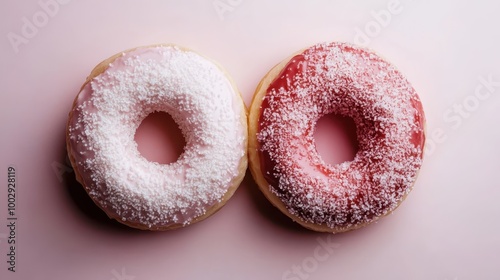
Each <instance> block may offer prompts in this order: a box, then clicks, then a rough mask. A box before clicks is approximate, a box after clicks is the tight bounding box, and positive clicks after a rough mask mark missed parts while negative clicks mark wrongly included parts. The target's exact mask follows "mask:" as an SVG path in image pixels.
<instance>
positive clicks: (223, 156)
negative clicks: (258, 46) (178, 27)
mask: <svg viewBox="0 0 500 280" xmlns="http://www.w3.org/2000/svg"><path fill="white" fill-rule="evenodd" d="M237 94H239V93H237V92H235V91H234V89H233V88H232V86H231V84H230V82H229V81H228V79H227V78H226V77H225V75H224V73H223V72H222V71H221V70H220V69H219V68H218V67H217V66H216V65H214V64H213V63H212V62H210V61H208V60H206V59H205V58H203V57H201V56H200V55H198V54H196V53H194V52H190V51H184V50H180V49H178V48H176V47H171V46H165V47H154V48H141V49H137V50H134V51H132V52H128V53H125V54H123V55H122V56H121V57H119V58H117V59H116V60H115V61H114V62H113V63H112V64H111V65H110V66H109V68H108V69H107V70H106V71H105V72H104V73H102V74H100V75H99V76H97V77H96V78H94V79H93V80H92V81H91V82H90V83H88V84H87V85H86V86H85V87H84V88H83V90H82V92H81V93H80V94H79V96H78V99H77V103H76V107H75V109H74V112H73V118H72V119H71V120H70V123H69V127H68V129H69V136H70V137H69V141H70V145H69V146H70V147H71V150H70V151H69V152H71V153H72V155H73V156H74V158H75V162H76V168H78V170H79V172H80V173H81V174H82V177H83V180H84V185H85V186H86V188H87V191H88V193H89V195H90V196H91V197H92V198H93V200H94V201H95V202H96V203H97V204H99V206H100V207H101V208H104V209H105V210H106V211H107V212H108V215H110V216H112V217H114V218H117V219H122V220H123V221H131V222H133V223H138V224H140V225H143V226H145V227H150V228H161V227H165V226H168V225H171V224H189V223H190V222H191V221H192V220H193V219H194V218H196V217H199V216H200V215H203V214H204V213H205V211H206V210H207V209H208V208H209V207H210V206H212V205H214V204H215V203H217V202H218V201H220V199H221V198H222V197H223V196H224V194H225V193H226V191H227V189H228V187H229V185H230V182H231V181H232V180H233V179H234V178H235V177H236V176H237V174H238V166H239V163H240V160H241V158H242V157H243V156H244V155H245V143H246V142H245V141H246V140H245V135H246V131H245V128H244V127H243V126H242V124H241V114H244V110H245V108H244V106H243V104H242V102H241V101H240V100H239V97H237ZM155 111H165V112H167V113H169V114H170V115H171V116H172V118H173V119H174V121H175V122H176V123H177V124H178V125H179V128H180V129H181V131H182V133H183V135H184V138H185V140H186V147H185V149H184V152H183V153H182V154H181V156H180V157H179V159H178V160H177V161H176V162H174V163H171V164H167V165H165V164H158V163H155V162H149V161H148V160H146V159H145V158H144V157H143V156H141V155H140V153H139V151H138V150H137V143H136V142H135V141H134V134H135V131H136V129H137V127H138V126H139V125H140V123H141V122H142V120H143V119H144V118H145V117H146V116H147V115H148V114H150V113H152V112H155Z"/></svg>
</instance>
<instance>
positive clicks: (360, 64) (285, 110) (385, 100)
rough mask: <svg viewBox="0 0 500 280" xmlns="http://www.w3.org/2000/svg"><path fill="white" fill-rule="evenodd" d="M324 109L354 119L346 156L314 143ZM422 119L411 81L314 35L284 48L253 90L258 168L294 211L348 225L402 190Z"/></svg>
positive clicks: (411, 175) (389, 205) (387, 205)
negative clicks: (288, 54)
mask: <svg viewBox="0 0 500 280" xmlns="http://www.w3.org/2000/svg"><path fill="white" fill-rule="evenodd" d="M330 113H334V114H338V115H342V116H347V117H351V118H352V119H353V120H354V122H355V124H356V132H357V138H358V141H359V151H358V153H357V154H356V156H355V158H354V160H352V161H350V162H344V163H341V164H338V165H329V164H326V163H325V162H324V161H323V160H322V159H321V157H320V156H319V154H318V152H317V151H316V147H315V143H314V138H313V134H314V128H315V125H316V122H317V120H318V119H319V118H321V117H322V116H324V115H326V114H330ZM424 121H425V120H424V114H423V110H422V107H421V103H420V100H419V98H418V96H417V94H416V92H415V90H414V89H413V88H412V86H411V85H410V84H409V82H408V81H407V80H406V79H405V78H404V77H403V75H402V74H401V73H400V72H399V71H397V70H396V69H395V67H394V66H392V65H391V64H389V63H388V62H386V61H384V60H383V59H381V58H380V57H379V56H377V55H376V54H374V53H372V52H370V51H367V50H365V49H361V48H358V47H356V46H353V45H349V44H343V43H330V44H318V45H315V46H313V47H311V48H309V49H307V50H305V51H304V52H303V53H300V54H298V55H296V56H295V57H293V58H292V59H291V60H290V62H289V63H288V65H287V66H286V67H285V68H284V69H283V70H282V72H281V74H280V75H279V76H278V77H277V78H276V79H275V80H274V81H273V82H272V83H271V84H270V85H269V87H268V89H267V93H266V95H265V97H264V99H263V100H262V104H261V114H260V118H259V128H258V134H257V140H258V143H259V146H260V163H261V169H262V173H263V176H264V177H265V179H266V181H267V182H268V183H269V188H270V190H271V192H272V193H274V194H275V195H276V196H277V197H278V198H279V199H280V200H281V201H282V202H283V203H284V204H285V207H286V209H287V210H288V211H289V212H290V213H291V214H293V215H296V216H298V217H299V218H300V219H301V220H303V221H306V222H310V223H314V224H324V225H327V226H328V227H330V228H332V229H333V228H335V229H336V230H337V231H343V230H348V229H350V228H356V226H358V225H361V224H366V223H370V222H372V221H374V220H376V219H377V218H379V217H381V216H383V215H385V214H387V213H389V212H390V211H392V210H394V209H395V208H396V207H397V206H398V205H399V203H400V202H401V201H402V200H403V198H404V197H405V196H406V194H408V193H409V192H410V190H411V188H412V186H413V184H414V182H415V180H416V176H417V173H418V170H419V168H420V166H421V164H422V157H423V146H424V142H425V136H424ZM332 149H333V150H334V148H332Z"/></svg>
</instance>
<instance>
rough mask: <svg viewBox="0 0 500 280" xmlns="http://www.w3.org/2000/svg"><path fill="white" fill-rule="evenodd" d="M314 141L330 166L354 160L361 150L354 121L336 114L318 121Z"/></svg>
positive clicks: (328, 115)
mask: <svg viewBox="0 0 500 280" xmlns="http://www.w3.org/2000/svg"><path fill="white" fill-rule="evenodd" d="M314 141H315V144H316V150H317V151H318V153H319V155H320V156H321V158H322V159H323V160H324V161H325V163H326V164H330V165H336V164H340V163H343V162H346V161H352V160H354V157H355V156H356V153H357V152H358V149H359V147H358V137H357V134H356V124H355V123H354V120H353V119H352V118H350V117H346V116H341V115H337V114H334V113H331V114H327V115H324V116H323V117H321V118H320V119H319V120H318V122H317V123H316V127H315V129H314Z"/></svg>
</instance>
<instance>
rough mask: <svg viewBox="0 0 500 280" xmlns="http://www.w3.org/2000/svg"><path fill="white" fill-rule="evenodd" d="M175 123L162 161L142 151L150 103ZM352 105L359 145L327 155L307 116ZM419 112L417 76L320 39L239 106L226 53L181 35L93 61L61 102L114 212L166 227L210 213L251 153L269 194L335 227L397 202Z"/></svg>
mask: <svg viewBox="0 0 500 280" xmlns="http://www.w3.org/2000/svg"><path fill="white" fill-rule="evenodd" d="M158 111H161V112H166V113H168V114H170V115H171V116H172V118H173V120H174V121H175V122H176V123H177V124H178V125H179V128H180V130H181V131H182V134H183V136H184V138H185V140H186V146H185V147H184V151H183V153H182V154H181V155H180V156H179V158H178V160H177V161H175V162H173V163H170V164H159V163H156V162H151V161H148V160H147V159H146V158H144V157H143V156H142V155H141V154H140V152H139V151H138V149H137V143H136V142H135V141H134V134H135V131H136V130H137V128H138V127H139V125H140V124H141V122H142V120H144V118H145V117H146V116H148V115H149V114H150V113H153V112H158ZM327 114H337V115H341V116H346V117H350V118H352V119H353V120H354V122H355V124H356V132H357V137H358V142H359V150H358V152H357V154H356V156H355V158H354V160H352V161H348V162H344V163H341V164H337V165H330V164H326V163H325V162H324V161H323V160H322V158H321V157H320V156H319V154H318V152H317V150H316V147H315V143H314V137H313V133H314V129H315V125H316V122H317V120H318V119H319V118H321V117H322V116H324V115H327ZM424 124H425V118H424V113H423V109H422V105H421V102H420V100H419V97H418V95H417V93H416V92H415V90H414V89H413V88H412V87H411V85H410V83H409V82H408V81H407V80H406V79H405V78H404V76H403V75H402V74H401V73H400V72H399V71H398V70H397V69H395V68H394V66H392V65H391V64H389V63H388V62H386V61H385V60H383V59H382V58H380V57H379V56H377V55H376V54H375V53H373V52H371V51H368V50H366V49H363V48H359V47H356V46H354V45H350V44H346V43H328V44H317V45H314V46H312V47H310V48H307V49H304V50H301V51H300V52H298V53H296V54H294V55H292V56H291V57H289V58H288V59H285V60H284V61H283V62H281V63H280V64H278V65H277V66H275V67H274V68H273V69H272V70H271V71H270V72H269V73H268V74H267V75H266V76H265V77H264V78H263V79H262V81H261V82H260V84H259V85H258V87H257V90H256V92H255V95H254V98H253V101H252V104H251V106H250V109H249V114H248V117H247V109H246V107H245V105H244V102H243V100H242V98H241V94H240V93H239V92H238V89H237V87H236V86H235V83H234V82H233V81H232V80H231V78H230V77H229V75H228V74H227V73H226V72H225V71H224V70H223V68H222V67H220V66H219V65H217V64H216V63H215V62H213V61H211V60H210V59H208V58H206V57H203V56H202V55H200V54H198V53H196V52H194V51H192V50H188V49H185V48H182V47H179V46H176V45H154V46H148V47H140V48H136V49H131V50H127V51H125V52H122V53H120V54H117V55H114V56H112V57H110V58H108V59H106V60H105V61H103V62H101V63H100V64H99V65H97V66H96V67H95V68H94V70H93V71H92V72H91V74H90V76H89V77H88V78H87V80H86V81H85V83H84V84H83V86H82V88H81V90H80V92H79V94H78V95H77V97H76V99H75V101H74V103H73V106H72V109H71V111H70V114H69V119H68V124H67V134H66V140H67V141H66V143H67V150H68V155H69V158H70V161H71V164H72V166H73V168H74V170H75V174H76V178H77V180H78V181H79V182H80V183H81V184H82V185H83V187H84V188H85V190H86V192H87V193H88V195H89V196H90V197H91V198H92V200H93V201H94V202H95V204H96V205H98V206H99V207H100V208H101V209H102V210H103V211H104V212H105V213H106V214H107V215H108V216H109V217H110V218H112V219H116V220H117V221H119V222H121V223H123V224H125V225H128V226H130V227H134V228H139V229H146V230H169V229H174V228H178V227H184V226H187V225H190V224H193V223H196V222H199V221H201V220H204V219H206V218H208V217H209V216H211V215H212V214H214V213H215V212H216V211H217V210H219V209H220V208H221V207H222V206H223V205H224V204H225V203H226V202H227V201H228V200H229V198H230V197H231V196H232V195H233V194H234V192H235V190H236V188H237V187H238V186H239V185H240V183H241V181H242V179H243V177H244V175H245V172H246V169H247V166H248V164H249V165H250V171H251V173H252V175H253V177H254V179H255V181H256V183H257V185H258V186H259V188H260V190H261V191H262V192H263V193H264V195H265V197H266V198H267V199H268V200H269V201H270V202H271V203H272V204H273V205H274V206H276V207H277V208H278V209H279V210H281V211H282V212H283V213H284V214H286V215H287V216H289V217H290V218H292V219H293V220H294V221H296V222H297V223H299V224H301V225H302V226H304V227H306V228H309V229H312V230H316V231H325V232H334V233H335V232H343V231H348V230H353V229H356V228H359V227H362V226H364V225H367V224H369V223H372V222H374V221H376V220H377V219H379V218H380V217H382V216H385V215H387V214H388V213H390V212H392V211H393V210H394V209H395V208H396V207H397V206H398V205H399V204H400V203H401V202H402V201H403V200H404V198H405V197H406V195H407V194H408V193H409V192H410V190H411V188H412V186H413V184H414V182H415V180H416V177H417V173H418V170H419V168H420V166H421V163H422V159H423V146H424V142H425V134H424Z"/></svg>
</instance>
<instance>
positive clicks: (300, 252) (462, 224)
mask: <svg viewBox="0 0 500 280" xmlns="http://www.w3.org/2000/svg"><path fill="white" fill-rule="evenodd" d="M54 1H55V0H41V2H38V1H13V0H6V1H2V2H1V4H0V22H1V24H0V35H1V36H2V39H1V40H0V55H1V64H0V71H1V75H0V84H1V85H2V90H1V92H0V94H1V99H0V124H1V126H0V131H1V132H0V135H1V137H0V182H1V184H0V186H1V188H0V201H1V203H0V206H1V207H0V253H1V256H0V279H2V280H3V279H37V280H59V279H61V280H62V279H64V280H65V279H72V280H80V279H82V280H83V279H85V280H88V279H103V280H111V279H114V280H122V279H129V280H131V279H135V280H147V279H345V280H352V279H389V280H390V279H422V280H424V279H425V280H430V279H436V280H466V279H476V280H477V279H480V280H482V279H500V266H499V264H500V226H499V224H498V222H499V220H500V219H499V218H500V203H499V202H498V201H499V197H500V188H499V187H500V186H499V183H498V172H499V171H500V170H499V169H500V168H499V167H500V163H499V160H498V157H499V156H500V148H499V145H498V144H499V143H500V130H499V129H498V124H497V123H498V121H499V120H500V115H499V113H498V112H499V111H500V86H499V85H498V84H495V83H496V81H500V55H499V52H498V50H499V47H500V35H499V33H498V26H499V24H500V20H499V17H498V11H499V8H500V5H499V4H496V2H495V1H475V2H474V1H451V0H445V1H439V2H438V1H434V2H427V3H423V2H420V1H410V0H400V1H399V2H398V1H396V0H377V1H326V0H324V1H319V0H318V1H299V0H296V1H273V2H271V1H256V0H254V1H246V0H216V1H213V0H205V1H201V0H199V1H182V2H181V1H164V0H158V1H153V0H149V1H97V0H87V1H67V0H66V1H62V0H60V4H57V5H54V3H56V2H54ZM46 2H48V3H52V6H49V9H48V10H47V11H48V12H46V11H44V8H43V6H44V5H43V4H40V3H46ZM63 2H64V4H63ZM65 2H68V3H65ZM437 2H438V3H437ZM398 3H399V4H398ZM214 5H215V6H214ZM223 5H226V6H225V7H226V8H227V10H224V11H219V12H218V10H217V9H216V8H215V7H216V6H218V7H221V9H223ZM381 10H384V11H383V12H380V11H381ZM24 18H25V19H24ZM377 20H378V22H377ZM27 22H30V23H33V24H34V23H36V24H38V27H36V26H35V27H36V28H37V30H36V31H33V30H28V31H27V30H24V31H25V34H24V35H23V33H22V31H23V26H24V25H29V24H30V23H27ZM24 29H26V28H24ZM28 29H29V28H28ZM29 31H31V33H29ZM11 32H12V33H11ZM361 32H363V33H365V36H366V37H360V36H361V35H359V34H360V33H361ZM14 33H15V34H17V36H24V39H23V40H24V41H23V43H20V45H18V46H16V45H15V44H12V43H11V42H10V39H9V34H10V36H11V37H12V36H13V35H12V34H14ZM25 35H26V36H25ZM28 37H29V38H28ZM18 39H19V37H18ZM334 40H337V41H348V42H357V43H364V44H367V45H368V46H369V47H370V48H373V49H375V50H376V51H377V52H378V53H380V54H381V55H382V56H384V57H386V58H387V59H388V60H390V61H391V62H392V63H394V64H395V65H396V66H397V67H398V68H399V69H400V70H401V71H402V72H403V73H405V74H406V76H407V77H408V79H409V80H410V81H411V82H412V84H413V85H414V87H415V88H416V89H417V91H418V92H419V94H420V96H421V99H422V102H423V105H424V109H425V113H426V116H427V133H428V134H427V135H428V143H429V146H428V147H427V148H428V153H427V156H426V159H425V162H424V165H423V168H422V170H421V173H420V177H419V179H418V181H417V183H416V185H415V188H414V191H413V192H412V193H411V194H410V195H409V197H408V198H407V200H406V201H405V202H404V203H403V204H402V205H401V207H400V208H398V209H397V210H396V211H395V213H394V214H393V215H390V216H389V217H387V218H384V219H383V220H381V221H380V222H378V223H377V224H373V225H371V226H369V227H366V228H363V229H360V230H357V231H354V232H350V233H346V234H338V235H334V236H330V235H328V234H321V233H315V232H311V231H308V230H305V229H302V228H301V227H299V226H297V225H295V224H294V223H292V222H290V220H288V218H286V217H285V216H284V215H282V214H281V213H279V212H278V211H277V210H275V209H274V208H273V207H272V206H270V204H269V203H268V202H267V201H266V200H265V199H264V197H263V196H262V195H261V194H260V193H259V192H258V190H257V189H256V185H255V183H254V182H253V180H252V178H251V176H250V174H249V173H248V174H247V176H246V178H245V180H244V182H243V183H242V185H241V187H240V188H239V190H238V191H237V192H236V194H235V195H234V197H233V198H232V199H231V200H230V201H229V202H228V203H227V205H226V206H225V207H224V208H222V210H221V211H220V212H218V213H217V214H216V215H214V216H213V217H211V218H209V219H208V220H206V221H204V222H201V223H199V224H196V225H193V226H190V227H188V228H184V229H181V230H176V231H171V232H142V231H138V230H133V229H129V228H126V227H124V226H121V225H119V224H117V223H115V222H111V221H108V220H107V219H106V218H105V215H103V213H101V212H100V210H98V209H96V207H95V206H94V205H93V204H92V203H91V202H89V199H88V197H87V196H86V194H85V193H84V191H83V190H82V188H81V186H80V185H78V184H77V183H76V182H75V180H74V174H73V172H72V171H71V170H69V169H68V168H67V163H66V162H65V154H66V151H65V138H64V134H65V122H66V118H67V114H68V111H69V109H70V107H71V103H72V101H73V99H74V97H75V95H76V94H77V92H78V90H79V87H80V86H81V84H82V83H83V81H84V79H85V77H86V76H87V75H88V73H89V72H90V70H91V69H92V68H93V67H94V66H95V65H96V64H97V63H98V62H100V61H101V60H103V59H105V58H107V57H109V56H110V55H112V54H114V53H116V52H119V51H122V50H125V49H128V48H131V47H136V46H141V45H148V44H154V43H164V42H165V43H177V44H180V45H183V46H186V47H189V48H192V49H195V50H197V51H199V52H201V53H203V54H205V55H207V56H209V57H211V58H213V59H215V60H217V61H218V62H219V63H220V64H222V65H223V66H224V67H225V68H226V69H227V71H228V72H229V73H231V75H232V76H233V78H234V79H235V81H236V83H237V84H238V86H239V88H240V90H241V92H242V94H243V96H244V100H245V102H246V104H247V105H249V104H250V101H251V98H252V95H253V90H254V89H255V87H256V85H257V83H258V81H259V80H260V79H261V78H262V76H263V75H264V74H265V73H266V72H267V71H268V70H269V69H270V68H271V67H272V66H273V65H275V64H276V63H278V62H279V61H281V60H282V59H284V58H285V57H287V56H288V55H289V54H291V53H293V52H295V51H297V50H298V49H301V48H303V47H306V46H309V45H311V44H314V43H316V42H322V41H334ZM16 49H17V52H16ZM481 77H483V78H484V79H486V80H488V79H491V80H493V81H494V83H493V85H490V87H489V90H490V91H488V88H487V87H485V86H484V85H482V83H481V79H482V78H481ZM483 83H484V82H483ZM476 90H477V91H478V94H479V95H478V96H476V95H475V92H476ZM458 106H462V107H463V108H465V109H464V112H462V113H461V114H460V113H459V112H458V111H457V110H458ZM454 110H455V111H454ZM155 126H156V125H155V121H154V120H153V121H150V122H147V123H146V124H144V128H143V130H142V132H141V133H140V135H138V138H140V139H139V140H138V141H139V142H141V143H143V144H144V143H146V144H145V145H146V147H158V146H159V147H160V148H158V149H163V150H160V152H158V153H160V154H159V155H158V156H159V158H160V160H161V159H166V158H168V157H169V156H170V157H171V156H172V153H173V155H174V156H175V152H176V149H177V150H178V149H179V148H178V145H179V143H178V142H179V141H178V140H179V139H178V138H177V139H176V138H175V137H174V138H172V137H171V136H169V134H168V133H166V132H168V130H165V129H163V130H161V129H157V128H156V129H155ZM329 126H330V127H332V126H333V124H332V123H331V122H330V123H329V121H328V120H325V121H322V123H321V124H320V126H319V129H318V139H319V140H318V141H319V142H320V143H319V144H318V145H319V146H320V148H321V149H320V151H321V153H322V154H323V155H324V157H325V158H326V159H327V160H329V161H332V162H334V161H335V160H339V159H348V158H349V156H352V155H350V153H351V152H350V151H349V149H347V152H344V153H343V154H341V155H337V153H339V152H342V151H343V150H344V147H347V148H349V145H351V144H350V143H349V140H348V138H345V135H344V136H343V135H342V134H341V133H340V130H336V129H332V131H327V130H328V127H329ZM338 133H340V134H338ZM155 135H156V136H158V138H153V136H155ZM175 135H177V136H178V134H174V136H175ZM329 137H334V138H335V139H336V141H333V142H336V143H337V145H332V144H330V143H331V142H332V141H331V140H329V139H328V138H329ZM158 139H165V141H170V142H175V143H176V144H169V145H166V147H162V144H161V143H160V142H158ZM147 143H150V144H147ZM180 143H181V144H180V145H181V147H182V141H180ZM327 144H328V145H327ZM148 145H150V146H148ZM155 149H156V148H155ZM155 149H153V150H151V149H148V148H145V151H144V153H145V154H146V153H148V151H146V150H149V152H151V151H156V150H155ZM153 154H155V153H154V152H153ZM351 154H352V153H351ZM152 156H153V155H152ZM173 158H175V157H173ZM10 164H12V165H14V166H15V167H16V170H17V171H16V173H17V209H16V215H17V217H18V221H17V228H16V230H17V236H16V237H17V263H16V269H17V272H16V273H11V272H9V271H7V263H6V260H7V256H6V254H7V252H8V244H7V239H6V237H7V234H8V232H7V227H6V224H7V220H6V219H7V206H6V202H7V183H6V182H7V167H8V166H9V165H10ZM60 176H61V177H60ZM330 238H331V239H330ZM328 242H332V243H335V244H333V245H332V246H331V247H328V248H327V249H328V250H327V249H325V248H324V247H321V246H322V245H321V244H325V243H328ZM318 248H319V249H318ZM315 252H320V254H321V257H319V255H317V254H315ZM299 270H300V273H299V272H298V271H299Z"/></svg>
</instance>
